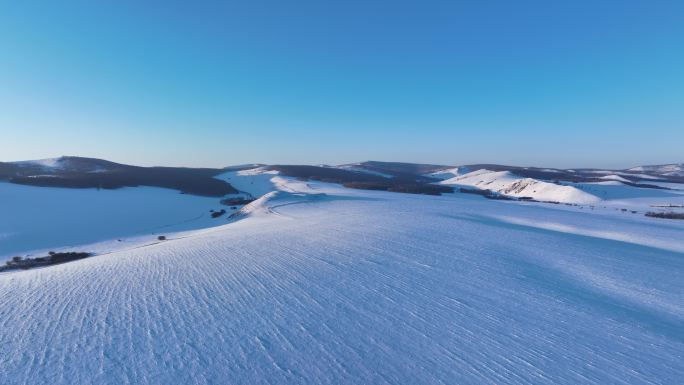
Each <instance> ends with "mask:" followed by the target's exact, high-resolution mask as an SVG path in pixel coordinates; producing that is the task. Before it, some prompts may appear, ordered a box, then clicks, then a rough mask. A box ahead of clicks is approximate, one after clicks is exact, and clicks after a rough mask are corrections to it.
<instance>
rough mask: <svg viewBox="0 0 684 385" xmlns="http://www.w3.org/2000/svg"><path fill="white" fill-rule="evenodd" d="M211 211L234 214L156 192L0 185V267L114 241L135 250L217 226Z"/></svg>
mask: <svg viewBox="0 0 684 385" xmlns="http://www.w3.org/2000/svg"><path fill="white" fill-rule="evenodd" d="M212 209H215V210H220V209H227V210H229V208H228V207H226V206H222V205H221V204H220V203H219V199H218V198H207V197H198V196H193V195H187V194H180V193H178V191H174V190H169V189H162V188H154V187H135V188H130V187H129V188H122V189H118V190H104V189H103V190H96V189H67V188H51V187H34V186H23V185H18V184H12V183H7V182H0V262H2V261H4V260H7V259H9V258H11V257H12V256H13V255H15V254H21V255H26V254H31V255H34V254H36V253H44V252H45V251H48V250H47V249H50V250H61V249H65V248H69V247H74V246H76V247H79V246H81V245H86V244H90V243H93V242H103V241H108V240H111V239H112V238H116V239H114V243H110V242H108V243H109V246H108V247H111V246H116V245H115V244H116V243H117V242H118V240H119V239H121V242H122V244H121V245H119V246H124V245H128V246H130V242H131V241H134V243H138V242H139V241H143V242H147V241H150V240H154V239H156V237H157V235H158V234H167V233H169V232H177V231H183V230H192V229H199V228H205V227H210V226H215V225H216V222H217V221H218V219H213V218H211V215H210V213H209V210H212ZM133 238H134V239H135V240H133ZM96 250H97V251H100V250H102V249H101V247H97V248H96ZM85 251H94V250H85Z"/></svg>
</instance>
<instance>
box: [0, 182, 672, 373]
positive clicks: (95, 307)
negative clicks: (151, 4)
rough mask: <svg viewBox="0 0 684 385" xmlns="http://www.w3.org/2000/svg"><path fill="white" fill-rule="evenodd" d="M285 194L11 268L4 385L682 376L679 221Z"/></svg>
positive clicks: (470, 203)
mask: <svg viewBox="0 0 684 385" xmlns="http://www.w3.org/2000/svg"><path fill="white" fill-rule="evenodd" d="M280 181H281V182H282V181H283V180H282V179H280ZM280 190H281V191H278V192H277V193H271V197H270V199H262V200H259V201H256V202H254V203H252V204H251V207H249V210H247V211H250V212H251V213H252V215H251V216H249V217H247V218H246V219H244V220H241V221H238V222H235V223H231V224H228V225H225V226H222V227H216V228H211V229H207V230H202V231H200V232H197V233H195V234H194V235H192V236H189V237H186V238H183V239H177V240H171V241H167V242H162V243H159V244H156V245H151V246H147V247H143V248H140V249H136V250H128V251H120V252H115V253H112V254H109V255H105V256H98V257H93V258H89V259H86V260H81V261H78V262H73V263H69V264H64V265H59V266H53V267H49V268H44V269H38V270H30V271H23V272H18V273H11V274H10V273H7V274H2V275H0V383H2V384H43V383H44V384H91V383H92V384H216V383H242V384H259V383H302V384H305V383H306V384H308V383H322V384H339V383H350V384H359V383H395V384H396V383H402V384H418V383H425V384H435V383H450V384H483V383H495V384H530V383H534V384H675V383H678V382H680V381H681V379H682V373H684V359H683V358H684V280H683V279H682V277H684V253H682V252H681V251H676V250H684V226H683V225H682V224H681V223H679V222H676V221H660V222H657V224H655V223H656V222H654V221H652V220H648V218H644V217H642V216H638V217H636V216H625V215H623V216H620V214H614V213H602V214H597V213H589V212H580V211H572V210H560V209H556V208H555V207H544V206H541V205H534V204H520V203H516V202H499V201H490V200H485V199H482V198H480V197H474V196H469V195H465V194H461V195H458V194H457V195H452V196H444V197H427V196H416V195H408V194H393V193H385V192H372V191H356V190H346V189H341V188H337V187H333V186H331V185H326V184H321V183H313V184H312V183H305V182H292V181H289V182H287V183H284V182H283V183H281V186H280ZM550 206H553V205H550ZM539 219H542V220H543V221H542V222H543V223H544V224H543V225H538V226H531V225H528V224H527V222H526V221H535V220H539ZM535 223H536V222H535ZM550 224H551V225H550ZM552 224H564V225H565V226H553V225H552ZM577 228H581V229H582V231H581V232H578V231H576V229H577ZM607 229H610V230H612V231H614V232H619V233H620V234H622V236H621V238H620V240H615V239H611V238H610V237H606V236H605V233H602V232H601V231H605V230H607ZM649 236H651V237H649ZM644 239H650V240H653V239H656V240H659V242H650V243H648V244H646V243H645V242H642V240H644Z"/></svg>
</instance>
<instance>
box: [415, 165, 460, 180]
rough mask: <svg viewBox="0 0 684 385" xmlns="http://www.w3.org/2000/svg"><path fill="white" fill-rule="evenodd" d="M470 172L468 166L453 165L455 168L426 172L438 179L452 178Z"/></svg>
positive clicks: (428, 175)
mask: <svg viewBox="0 0 684 385" xmlns="http://www.w3.org/2000/svg"><path fill="white" fill-rule="evenodd" d="M467 172H469V170H468V169H467V168H466V167H453V168H447V169H444V170H439V171H435V172H431V173H429V174H425V176H427V177H431V178H436V179H442V180H446V179H451V178H453V177H455V176H458V175H462V174H465V173H467Z"/></svg>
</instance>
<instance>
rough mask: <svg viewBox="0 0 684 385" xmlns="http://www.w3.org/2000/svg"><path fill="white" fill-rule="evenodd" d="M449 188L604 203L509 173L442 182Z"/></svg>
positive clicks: (479, 174) (484, 172) (475, 174)
mask: <svg viewBox="0 0 684 385" xmlns="http://www.w3.org/2000/svg"><path fill="white" fill-rule="evenodd" d="M440 183H441V184H446V185H460V186H470V187H476V188H479V189H487V190H492V191H495V192H498V193H500V194H503V195H506V196H511V197H517V198H521V197H530V198H533V199H535V200H539V201H551V202H562V203H583V204H590V203H596V202H598V201H599V200H600V199H599V198H598V197H596V196H594V195H591V194H589V193H587V192H584V191H582V190H580V189H577V188H576V187H573V186H566V185H558V184H555V183H549V182H544V181H540V180H537V179H532V178H521V177H519V176H517V175H515V174H513V173H511V172H509V171H490V170H485V169H482V170H477V171H473V172H469V173H467V174H464V175H460V176H456V177H453V178H450V179H447V180H444V181H442V182H440Z"/></svg>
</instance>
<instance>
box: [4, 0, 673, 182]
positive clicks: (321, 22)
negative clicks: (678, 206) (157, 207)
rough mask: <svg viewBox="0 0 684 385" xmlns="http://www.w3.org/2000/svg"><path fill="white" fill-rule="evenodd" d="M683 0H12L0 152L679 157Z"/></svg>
mask: <svg viewBox="0 0 684 385" xmlns="http://www.w3.org/2000/svg"><path fill="white" fill-rule="evenodd" d="M683 20H684V1H681V0H672V1H667V0H665V1H657V0H644V1H630V0H614V1H603V0H591V1H584V0H573V1H548V0H540V1H522V0H520V1H511V0H500V1H495V0H487V1H482V0H471V1H458V0H450V1H427V0H421V1H416V0H414V1H402V0H378V1H372V0H363V1H361V0H344V1H321V0H317V1H280V0H273V1H260V0H249V1H240V2H237V1H171V0H158V1H155V0H150V1H139V0H136V1H128V0H117V1H92V0H88V1H50V0H43V1H33V0H21V1H11V0H0V161H9V160H20V159H33V158H45V157H54V156H59V155H81V156H92V157H99V158H106V159H110V160H114V161H119V162H125V163H133V164H140V165H187V166H226V165H230V164H239V163H252V162H264V163H309V164H315V163H328V164H336V163H346V162H355V161H362V160H368V159H373V160H390V161H412V162H426V163H440V164H464V163H476V162H489V163H505V164H515V165H530V166H531V165H537V166H553V167H588V166H596V167H616V168H617V167H628V166H633V165H638V164H653V163H669V162H683V161H684V22H683Z"/></svg>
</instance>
